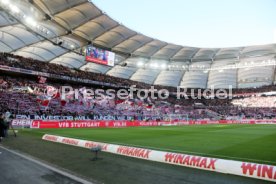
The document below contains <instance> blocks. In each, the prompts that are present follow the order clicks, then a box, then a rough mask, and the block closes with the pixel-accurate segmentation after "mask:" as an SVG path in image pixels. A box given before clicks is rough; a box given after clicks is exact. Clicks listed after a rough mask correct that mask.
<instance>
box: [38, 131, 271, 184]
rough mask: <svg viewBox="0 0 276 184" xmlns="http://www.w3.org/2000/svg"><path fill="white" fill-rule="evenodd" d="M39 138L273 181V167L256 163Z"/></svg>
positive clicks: (98, 143)
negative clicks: (99, 147)
mask: <svg viewBox="0 0 276 184" xmlns="http://www.w3.org/2000/svg"><path fill="white" fill-rule="evenodd" d="M42 139H43V140H47V141H52V142H58V143H63V144H67V145H73V146H78V147H83V148H88V149H91V148H93V147H98V146H101V148H102V151H104V152H109V153H114V154H118V155H124V156H128V157H134V158H140V159H145V160H150V161H156V162H162V163H167V164H173V165H180V166H185V167H192V168H196V169H203V170H209V171H214V172H220V173H225V174H233V175H239V176H245V177H250V178H257V179H262V180H268V181H274V182H275V181H276V166H272V165H264V164H256V163H249V162H241V161H234V160H224V159H217V158H209V157H201V156H194V155H187V154H179V153H172V152H164V151H155V150H150V149H144V148H137V147H129V146H121V145H115V144H106V143H100V142H92V141H86V140H80V139H72V138H67V137H61V136H55V135H48V134H45V135H44V136H43V137H42Z"/></svg>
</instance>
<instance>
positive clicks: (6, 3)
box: [1, 0, 10, 5]
mask: <svg viewBox="0 0 276 184" xmlns="http://www.w3.org/2000/svg"><path fill="white" fill-rule="evenodd" d="M1 3H3V4H4V5H8V4H10V0H1Z"/></svg>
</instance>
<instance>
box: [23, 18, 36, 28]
mask: <svg viewBox="0 0 276 184" xmlns="http://www.w3.org/2000/svg"><path fill="white" fill-rule="evenodd" d="M25 21H26V23H27V24H29V25H30V26H33V27H35V26H37V22H36V21H35V20H34V19H33V18H31V17H26V19H25Z"/></svg>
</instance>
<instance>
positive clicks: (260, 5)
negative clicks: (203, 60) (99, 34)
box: [92, 0, 276, 48]
mask: <svg viewBox="0 0 276 184" xmlns="http://www.w3.org/2000/svg"><path fill="white" fill-rule="evenodd" d="M92 2H93V3H94V4H95V5H96V6H98V7H99V8H100V9H101V10H103V11H104V12H105V13H106V14H108V15H109V16H110V17H112V18H113V19H115V20H116V21H118V22H119V23H121V24H123V25H125V26H127V27H129V28H131V29H133V30H135V31H137V32H139V33H142V34H144V35H146V36H150V37H153V38H156V39H159V40H162V41H166V42H168V43H174V44H179V45H183V46H192V47H204V48H218V47H219V48H221V47H238V46H249V45H262V44H269V43H276V0H169V1H165V0H116V1H107V0H92Z"/></svg>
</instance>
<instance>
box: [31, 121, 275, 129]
mask: <svg viewBox="0 0 276 184" xmlns="http://www.w3.org/2000/svg"><path fill="white" fill-rule="evenodd" d="M207 124H275V125H276V120H219V121H213V120H201V121H194V120H190V121H172V122H168V121H112V120H109V121H104V120H103V121H97V120H76V121H71V120H64V121H60V120H57V121H50V120H49V121H47V120H46V121H44V120H33V121H32V126H31V127H32V128H120V127H143V126H181V125H207Z"/></svg>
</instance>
